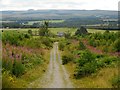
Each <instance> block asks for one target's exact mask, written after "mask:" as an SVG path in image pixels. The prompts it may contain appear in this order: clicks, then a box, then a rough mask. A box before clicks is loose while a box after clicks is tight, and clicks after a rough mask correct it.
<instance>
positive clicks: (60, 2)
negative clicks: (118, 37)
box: [0, 0, 119, 10]
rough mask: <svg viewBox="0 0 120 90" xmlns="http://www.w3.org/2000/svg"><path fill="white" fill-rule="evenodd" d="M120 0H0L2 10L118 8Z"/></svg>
mask: <svg viewBox="0 0 120 90" xmlns="http://www.w3.org/2000/svg"><path fill="white" fill-rule="evenodd" d="M118 2H119V0H0V10H28V9H35V10H40V9H68V10H70V9H72V10H83V9H84V10H96V9H99V10H118Z"/></svg>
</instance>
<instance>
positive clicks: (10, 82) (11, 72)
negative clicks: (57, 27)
mask: <svg viewBox="0 0 120 90" xmlns="http://www.w3.org/2000/svg"><path fill="white" fill-rule="evenodd" d="M52 43H53V40H52V39H51V38H50V37H48V36H47V35H44V37H43V36H36V38H35V37H34V36H32V34H31V31H30V30H28V33H24V32H22V31H15V30H13V31H3V32H2V48H3V49H2V52H3V55H2V76H3V77H2V87H3V88H13V87H14V88H15V87H16V88H17V87H19V88H22V87H27V85H28V84H29V83H30V82H31V81H33V80H35V79H37V78H38V77H39V76H40V75H41V74H42V73H43V71H44V72H45V69H46V67H47V63H48V58H47V57H49V49H51V48H52ZM46 56H47V57H46ZM36 70H39V71H40V72H39V73H37V72H36ZM33 72H34V74H33Z"/></svg>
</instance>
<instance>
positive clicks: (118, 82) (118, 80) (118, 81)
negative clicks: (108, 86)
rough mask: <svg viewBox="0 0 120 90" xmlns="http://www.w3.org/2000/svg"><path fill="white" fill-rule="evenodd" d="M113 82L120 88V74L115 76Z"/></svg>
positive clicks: (114, 85)
mask: <svg viewBox="0 0 120 90" xmlns="http://www.w3.org/2000/svg"><path fill="white" fill-rule="evenodd" d="M111 82H112V86H113V87H114V88H120V75H117V76H114V77H113V78H112V80H111Z"/></svg>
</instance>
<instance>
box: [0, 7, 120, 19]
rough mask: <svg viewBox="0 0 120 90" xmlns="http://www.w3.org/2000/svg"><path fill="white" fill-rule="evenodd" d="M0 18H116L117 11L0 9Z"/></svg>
mask: <svg viewBox="0 0 120 90" xmlns="http://www.w3.org/2000/svg"><path fill="white" fill-rule="evenodd" d="M0 13H2V20H10V21H11V20H13V21H15V20H43V19H64V20H65V19H70V18H88V17H92V18H93V17H96V18H112V19H117V18H118V11H108V10H33V9H30V10H26V11H0Z"/></svg>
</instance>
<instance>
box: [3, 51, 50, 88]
mask: <svg viewBox="0 0 120 90" xmlns="http://www.w3.org/2000/svg"><path fill="white" fill-rule="evenodd" d="M48 57H49V50H46V51H45V54H44V58H45V61H44V63H42V64H38V65H37V66H35V67H34V68H33V69H31V70H29V71H27V72H26V73H25V74H24V75H22V76H20V77H18V78H16V77H14V76H11V75H10V74H7V72H6V73H5V74H4V75H3V80H6V82H4V83H5V84H7V85H6V86H8V87H10V88H27V86H28V85H29V84H30V83H31V82H33V81H34V80H36V79H38V78H40V77H41V76H42V75H43V74H44V72H45V71H46V68H47V65H48V62H49V61H48V60H49V59H48ZM5 78H6V79H5Z"/></svg>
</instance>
